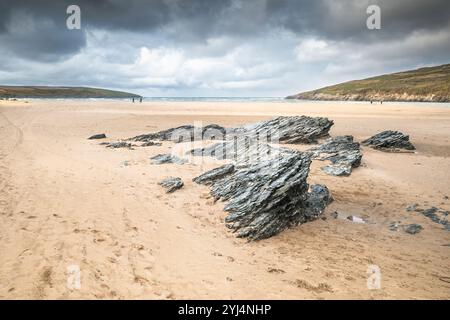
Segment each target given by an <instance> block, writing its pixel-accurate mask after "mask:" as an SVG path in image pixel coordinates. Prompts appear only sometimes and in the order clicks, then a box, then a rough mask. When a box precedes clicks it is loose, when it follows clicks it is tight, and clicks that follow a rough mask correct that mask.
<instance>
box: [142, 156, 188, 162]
mask: <svg viewBox="0 0 450 320" xmlns="http://www.w3.org/2000/svg"><path fill="white" fill-rule="evenodd" d="M150 160H151V161H152V164H164V163H174V164H185V163H186V162H187V160H186V159H182V158H179V157H177V156H175V155H171V154H158V155H156V156H153V157H151V158H150Z"/></svg>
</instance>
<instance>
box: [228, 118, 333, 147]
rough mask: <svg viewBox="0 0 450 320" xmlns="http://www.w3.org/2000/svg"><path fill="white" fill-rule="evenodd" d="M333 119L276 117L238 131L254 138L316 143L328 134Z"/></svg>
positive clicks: (294, 142) (280, 141)
mask: <svg viewBox="0 0 450 320" xmlns="http://www.w3.org/2000/svg"><path fill="white" fill-rule="evenodd" d="M333 124H334V122H333V121H332V120H329V119H328V118H322V117H307V116H295V117H283V116H281V117H277V118H275V119H271V120H267V121H262V122H258V123H255V124H249V125H246V126H243V127H240V128H237V129H236V131H237V132H238V133H240V134H245V135H246V136H248V137H250V138H252V139H257V140H258V139H261V138H262V139H267V140H268V142H279V143H290V144H297V143H315V142H317V139H318V138H322V137H326V136H328V132H329V131H330V128H331V126H332V125H333Z"/></svg>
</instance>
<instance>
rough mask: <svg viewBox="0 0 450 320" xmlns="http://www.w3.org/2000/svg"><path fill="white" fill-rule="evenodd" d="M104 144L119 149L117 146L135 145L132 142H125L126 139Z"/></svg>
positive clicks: (129, 146) (131, 146)
mask: <svg viewBox="0 0 450 320" xmlns="http://www.w3.org/2000/svg"><path fill="white" fill-rule="evenodd" d="M105 145H106V147H107V148H112V149H119V148H128V149H133V147H135V145H134V144H132V143H129V142H126V141H117V142H110V143H106V144H105Z"/></svg>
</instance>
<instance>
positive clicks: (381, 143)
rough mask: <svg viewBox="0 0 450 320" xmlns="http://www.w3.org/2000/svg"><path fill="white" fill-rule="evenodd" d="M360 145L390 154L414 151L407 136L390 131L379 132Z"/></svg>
mask: <svg viewBox="0 0 450 320" xmlns="http://www.w3.org/2000/svg"><path fill="white" fill-rule="evenodd" d="M361 143H362V144H363V145H365V146H370V147H372V148H374V149H379V150H382V151H391V152H396V151H397V152H398V151H401V150H415V149H416V148H415V147H414V146H413V144H412V143H411V142H410V141H409V136H408V135H405V134H403V133H401V132H399V131H392V130H387V131H383V132H380V133H378V134H376V135H374V136H372V137H370V138H369V139H366V140H364V141H363V142H361Z"/></svg>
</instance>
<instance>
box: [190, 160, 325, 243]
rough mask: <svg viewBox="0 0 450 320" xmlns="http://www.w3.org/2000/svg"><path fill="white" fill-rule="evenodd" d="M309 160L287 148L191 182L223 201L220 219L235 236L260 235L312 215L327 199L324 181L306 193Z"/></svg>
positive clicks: (278, 230) (319, 209)
mask: <svg viewBox="0 0 450 320" xmlns="http://www.w3.org/2000/svg"><path fill="white" fill-rule="evenodd" d="M310 163H311V158H310V155H308V154H305V153H299V152H294V151H292V152H286V153H285V154H283V156H282V157H276V158H275V159H266V160H262V161H260V162H258V163H257V164H254V165H251V166H244V167H241V168H239V169H237V168H236V167H235V166H234V165H225V166H222V167H219V168H216V169H213V170H211V171H208V172H206V173H204V174H202V175H200V176H198V177H196V178H194V179H193V181H195V182H197V183H200V184H208V185H210V188H211V195H212V196H213V197H214V198H215V200H219V199H222V200H223V201H228V203H227V204H226V206H225V208H224V210H225V211H227V212H229V215H228V216H227V217H226V218H225V222H226V223H227V226H228V227H229V228H230V229H232V230H233V231H235V232H237V236H238V237H246V238H248V239H249V240H259V239H264V238H269V237H271V236H273V235H276V234H278V233H279V232H281V231H283V230H285V229H287V228H290V227H293V226H296V225H298V224H301V223H305V222H307V221H310V220H313V219H316V218H317V217H318V216H319V215H320V214H321V213H322V212H323V210H324V208H325V207H326V205H327V204H328V203H329V201H330V200H331V196H330V193H329V191H328V189H327V188H326V187H325V186H312V187H311V191H310V192H308V183H307V182H306V179H307V177H308V173H309V165H310Z"/></svg>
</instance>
